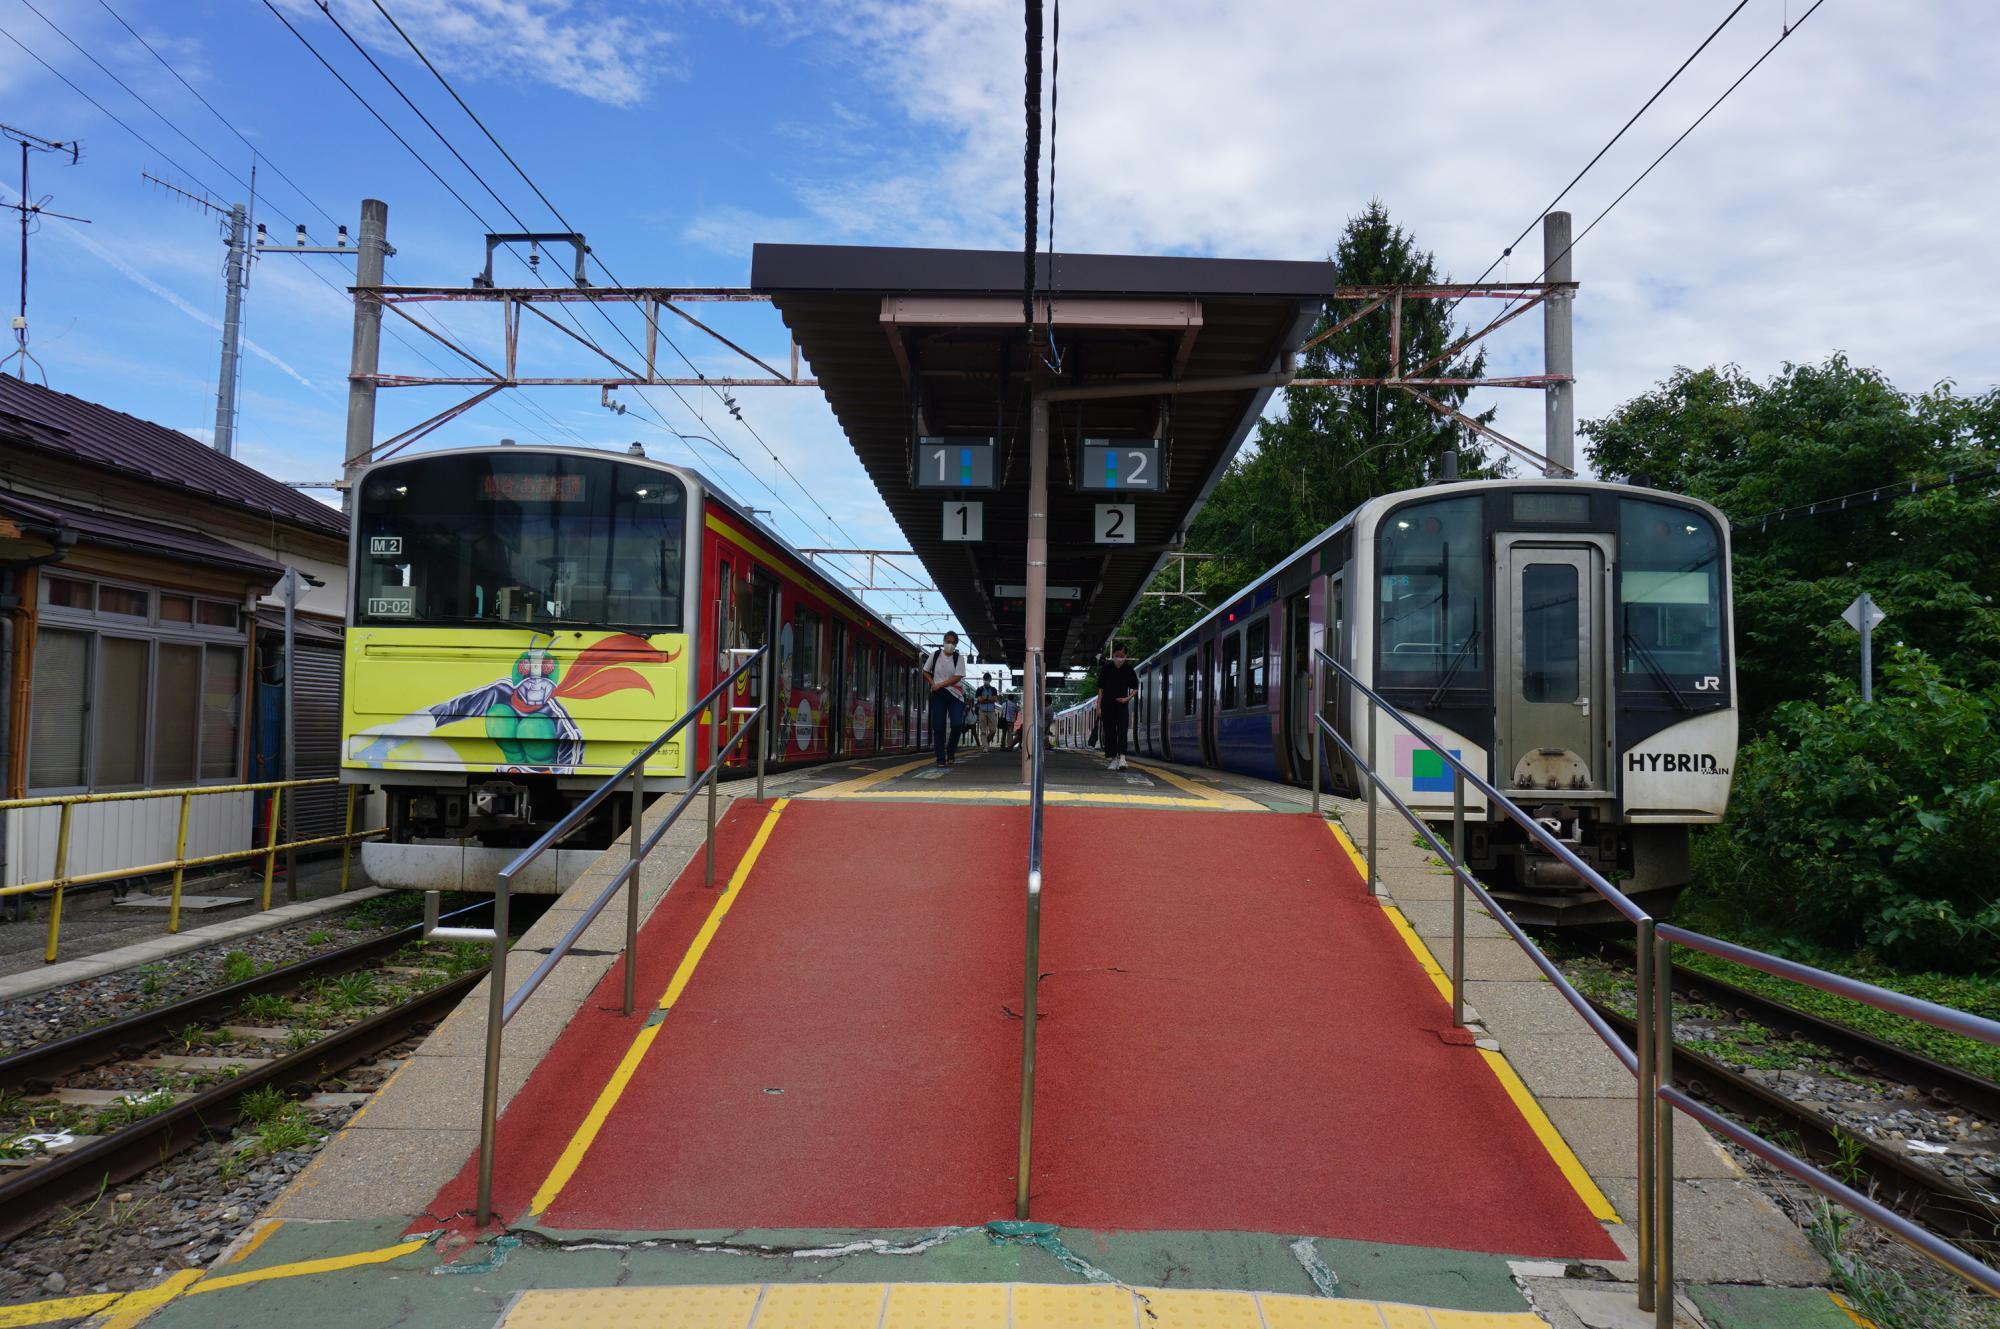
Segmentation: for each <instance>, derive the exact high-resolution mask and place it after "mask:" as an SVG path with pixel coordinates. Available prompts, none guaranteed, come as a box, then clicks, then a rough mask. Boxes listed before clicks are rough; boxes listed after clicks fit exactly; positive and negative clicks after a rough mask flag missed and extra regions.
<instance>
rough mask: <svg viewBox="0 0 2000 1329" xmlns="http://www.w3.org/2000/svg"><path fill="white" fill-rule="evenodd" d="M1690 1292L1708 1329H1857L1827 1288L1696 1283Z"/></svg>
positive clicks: (1689, 1294)
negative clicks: (1723, 1285)
mask: <svg viewBox="0 0 2000 1329" xmlns="http://www.w3.org/2000/svg"><path fill="white" fill-rule="evenodd" d="M1687 1291H1688V1296H1689V1297H1691V1298H1692V1299H1693V1300H1694V1304H1695V1305H1696V1306H1697V1307H1698V1308H1700V1310H1701V1314H1702V1318H1703V1319H1705V1320H1707V1321H1708V1324H1709V1329H1855V1326H1854V1320H1853V1318H1852V1317H1850V1316H1849V1315H1848V1313H1847V1312H1846V1311H1844V1310H1842V1309H1841V1308H1840V1307H1839V1306H1838V1305H1836V1304H1835V1303H1834V1300H1833V1298H1832V1297H1831V1296H1829V1295H1828V1294H1827V1292H1826V1290H1825V1289H1824V1288H1811V1287H1752V1286H1749V1285H1748V1284H1731V1285H1729V1286H1727V1287H1710V1286H1704V1285H1700V1284H1697V1285H1695V1286H1693V1287H1690V1288H1689V1289H1688V1290H1687Z"/></svg>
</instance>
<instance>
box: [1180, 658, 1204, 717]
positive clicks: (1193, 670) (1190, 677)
mask: <svg viewBox="0 0 2000 1329" xmlns="http://www.w3.org/2000/svg"><path fill="white" fill-rule="evenodd" d="M1198 660H1199V656H1197V654H1196V653H1195V652H1193V651H1189V652H1188V654H1187V668H1186V670H1185V671H1184V673H1183V674H1182V678H1181V714H1182V715H1193V714H1194V709H1195V694H1196V692H1197V690H1198V689H1197V680H1198V679H1200V677H1201V666H1200V664H1199V663H1197V661H1198Z"/></svg>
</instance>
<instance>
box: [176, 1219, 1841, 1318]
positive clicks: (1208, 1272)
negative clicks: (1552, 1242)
mask: <svg viewBox="0 0 2000 1329" xmlns="http://www.w3.org/2000/svg"><path fill="white" fill-rule="evenodd" d="M516 1235H520V1236H523V1237H524V1238H525V1241H524V1244H523V1245H521V1246H520V1247H519V1248H517V1249H514V1250H511V1251H508V1252H507V1253H506V1254H505V1257H504V1259H502V1260H501V1261H500V1263H499V1265H498V1267H497V1268H482V1269H480V1270H479V1271H478V1272H467V1273H461V1274H456V1275H449V1274H440V1273H438V1272H436V1271H437V1270H438V1269H439V1268H440V1265H441V1260H440V1258H439V1257H438V1256H437V1255H436V1254H434V1253H433V1252H432V1251H430V1250H424V1251H419V1252H417V1253H415V1254H412V1255H408V1256H405V1257H403V1258H401V1259H399V1260H395V1261H393V1262H390V1263H386V1264H374V1265H363V1266H358V1267H355V1268H350V1269H342V1270H337V1271H334V1272H330V1273H321V1274H310V1275H305V1276H301V1277H295V1278H274V1279H270V1280H267V1281H264V1282H258V1283H250V1284H246V1285H244V1286H241V1287H235V1288H226V1289H223V1290H221V1291H218V1292H214V1293H209V1294H204V1295H197V1296H193V1297H183V1298H181V1299H180V1300H179V1301H176V1302H174V1303H173V1304H171V1305H169V1306H167V1307H165V1308H164V1309H162V1310H160V1311H159V1312H157V1313H156V1314H155V1315H154V1316H153V1318H152V1319H150V1320H148V1321H147V1324H148V1325H149V1326H151V1327H152V1329H215V1327H216V1326H223V1325H230V1326H234V1325H243V1324H282V1325H284V1326H285V1329H347V1327H348V1326H354V1325H363V1324H366V1325H404V1324H408V1325H422V1326H425V1329H432V1327H433V1326H435V1327H436V1329H459V1327H460V1326H463V1327H464V1329H490V1326H491V1325H492V1324H493V1323H494V1321H495V1319H496V1318H497V1317H498V1316H499V1314H500V1313H501V1311H502V1310H503V1309H504V1308H505V1307H506V1305H507V1303H508V1302H509V1301H510V1300H511V1299H512V1298H513V1296H514V1294H515V1293H517V1292H520V1291H524V1290H527V1289H530V1288H587V1287H614V1286H645V1285H654V1286H667V1285H679V1284H710V1283H791V1282H830V1283H832V1282H837V1283H876V1282H952V1283H976V1282H1021V1283H1077V1282H1079V1281H1080V1279H1079V1278H1078V1276H1077V1275H1076V1274H1074V1273H1072V1272H1071V1271H1070V1270H1068V1269H1066V1268H1064V1267H1063V1265H1062V1264H1061V1263H1060V1262H1059V1261H1058V1260H1057V1258H1056V1257H1055V1256H1054V1255H1053V1254H1051V1253H1049V1252H1048V1251H1046V1250H1044V1249H1042V1248H1040V1247H1037V1246H1034V1245H1027V1244H1015V1243H1002V1242H996V1241H994V1240H993V1239H991V1238H990V1237H989V1236H988V1235H987V1233H986V1232H985V1231H984V1230H983V1229H979V1228H973V1229H969V1230H960V1231H956V1232H954V1233H950V1234H948V1235H945V1236H943V1237H942V1238H941V1239H940V1235H939V1233H938V1232H937V1231H936V1230H933V1229H902V1230H892V1231H825V1230H811V1231H777V1230H766V1231H757V1230H742V1231H729V1232H722V1231H716V1232H683V1233H673V1234H658V1233H647V1234H629V1235H626V1236H623V1237H622V1238H621V1235H620V1234H599V1235H592V1236H587V1237H580V1236H579V1235H578V1234H575V1233H564V1234H562V1236H561V1238H560V1242H558V1241H554V1240H551V1239H549V1238H548V1237H547V1236H545V1235H543V1234H537V1233H533V1232H526V1231H517V1233H516ZM401 1236H402V1229H401V1227H400V1225H398V1224H396V1223H394V1222H346V1223H288V1224H286V1225H284V1226H283V1227H281V1228H279V1229H278V1230H277V1231H276V1232H275V1233H273V1234H272V1236H271V1237H270V1238H269V1239H268V1240H267V1241H265V1242H264V1244H263V1245H262V1246H260V1247H259V1248H258V1249H257V1250H256V1251H254V1252H252V1253H251V1255H250V1256H249V1257H248V1258H247V1259H245V1260H244V1261H243V1262H241V1263H239V1264H233V1265H229V1266H227V1267H225V1268H222V1269H219V1270H217V1271H216V1274H218V1275H227V1274H239V1273H244V1272H248V1271H251V1270H256V1269H270V1268H274V1267H276V1266H279V1265H286V1264H292V1263H295V1262H299V1261H304V1260H320V1259H326V1258H329V1257H336V1256H341V1255H345V1254H348V1253H351V1252H356V1251H367V1250H378V1249H381V1248H384V1247H389V1246H394V1245H396V1244H397V1243H398V1241H399V1240H400V1239H401ZM1060 1236H1061V1238H1062V1241H1063V1243H1064V1244H1065V1245H1066V1246H1067V1247H1068V1249H1069V1250H1070V1251H1071V1252H1073V1253H1074V1254H1075V1255H1076V1256H1079V1257H1081V1258H1082V1259H1083V1260H1084V1261H1087V1262H1088V1263H1089V1264H1091V1265H1094V1266H1096V1267H1097V1268H1099V1269H1102V1270H1103V1271H1104V1272H1105V1273H1107V1274H1109V1275H1110V1276H1111V1277H1112V1278H1114V1279H1117V1280H1120V1281H1122V1282H1126V1283H1131V1284H1135V1285H1138V1286H1142V1287H1187V1288H1216V1289H1226V1290H1242V1291H1260V1292H1289V1293H1297V1294H1301V1295H1306V1296H1310V1295H1312V1294H1313V1290H1314V1289H1313V1286H1312V1283H1311V1281H1310V1279H1308V1277H1307V1276H1306V1272H1305V1270H1304V1268H1303V1267H1302V1266H1301V1265H1300V1264H1299V1262H1298V1260H1297V1258H1296V1257H1295V1256H1293V1254H1292V1253H1291V1251H1290V1250H1289V1249H1287V1247H1288V1245H1289V1243H1290V1241H1291V1240H1292V1239H1291V1238H1288V1237H1284V1236H1274V1235H1269V1234H1259V1233H1242V1232H1091V1231H1081V1230H1064V1231H1062V1232H1061V1233H1060ZM1317 1245H1318V1250H1319V1252H1320V1256H1321V1258H1322V1259H1324V1260H1325V1261H1326V1263H1327V1264H1328V1265H1330V1266H1331V1267H1332V1268H1333V1270H1334V1271H1335V1273H1336V1274H1337V1275H1338V1276H1339V1278H1340V1292H1341V1293H1342V1295H1344V1296H1351V1297H1355V1298H1360V1299H1365V1300H1371V1301H1404V1302H1414V1303H1417V1304H1421V1305H1428V1306H1437V1307H1446V1308H1451V1309H1457V1310H1493V1311H1518V1310H1522V1309H1524V1308H1525V1302H1524V1301H1523V1299H1522V1297H1521V1294H1520V1292H1519V1291H1518V1290H1517V1289H1516V1288H1515V1287H1514V1284H1513V1282H1512V1281H1511V1279H1510V1278H1509V1277H1508V1272H1507V1262H1506V1260H1505V1259H1504V1258H1502V1257H1499V1256H1493V1255H1484V1254H1478V1253H1472V1252H1464V1251H1442V1250H1430V1249H1424V1248H1419V1247H1407V1246H1384V1245H1375V1244H1371V1243H1367V1242H1355V1241H1320V1242H1319V1243H1317ZM918 1246H921V1247H922V1249H921V1250H919V1251H917V1252H916V1253H911V1254H890V1253H887V1251H886V1250H884V1249H883V1248H884V1247H887V1248H896V1247H918ZM492 1255H493V1246H492V1244H491V1243H490V1242H482V1243H479V1244H477V1245H474V1246H470V1247H465V1248H462V1249H460V1250H457V1251H453V1252H448V1253H447V1254H446V1256H445V1259H448V1260H450V1261H452V1262H454V1263H457V1264H460V1265H463V1266H467V1267H472V1266H482V1265H485V1264H487V1263H488V1262H489V1261H490V1259H491V1257H492ZM1814 1329H1817V1326H1814ZM1842 1329H1852V1326H1851V1325H1847V1326H1843V1327H1842Z"/></svg>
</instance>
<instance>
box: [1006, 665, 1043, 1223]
mask: <svg viewBox="0 0 2000 1329" xmlns="http://www.w3.org/2000/svg"><path fill="white" fill-rule="evenodd" d="M1033 655H1034V657H1035V658H1034V659H1033V660H1031V661H1030V662H1029V665H1030V670H1029V677H1030V678H1032V679H1034V680H1035V681H1036V687H1035V689H1034V691H1035V692H1036V693H1037V694H1039V692H1040V690H1041V688H1042V687H1044V686H1046V684H1045V683H1044V682H1043V680H1044V679H1045V678H1046V675H1045V674H1044V672H1043V671H1042V670H1041V667H1040V666H1041V652H1040V651H1035V652H1033ZM1030 701H1031V702H1032V703H1033V704H1034V705H1037V706H1039V705H1040V697H1039V696H1038V695H1037V696H1034V697H1031V698H1030ZM1022 732H1023V733H1024V734H1025V735H1026V741H1027V744H1028V914H1027V919H1028V922H1027V927H1028V932H1027V945H1026V947H1025V948H1024V949H1025V956H1026V958H1025V960H1024V962H1023V965H1022V974H1021V1147H1020V1153H1019V1155H1018V1156H1017V1157H1016V1159H1015V1160H1014V1217H1016V1218H1026V1217H1027V1216H1028V1164H1029V1161H1030V1159H1031V1158H1032V1156H1033V1154H1034V1137H1035V1020H1036V1008H1037V1006H1038V1004H1039V1001H1038V999H1039V997H1040V987H1041V983H1040V978H1041V975H1040V973H1039V970H1040V969H1041V966H1042V804H1043V802H1044V799H1045V782H1044V775H1043V762H1044V760H1045V759H1046V757H1047V753H1046V752H1045V751H1044V748H1045V747H1046V745H1047V738H1048V736H1047V734H1046V732H1045V730H1044V726H1042V725H1038V724H1028V725H1024V726H1023V727H1022Z"/></svg>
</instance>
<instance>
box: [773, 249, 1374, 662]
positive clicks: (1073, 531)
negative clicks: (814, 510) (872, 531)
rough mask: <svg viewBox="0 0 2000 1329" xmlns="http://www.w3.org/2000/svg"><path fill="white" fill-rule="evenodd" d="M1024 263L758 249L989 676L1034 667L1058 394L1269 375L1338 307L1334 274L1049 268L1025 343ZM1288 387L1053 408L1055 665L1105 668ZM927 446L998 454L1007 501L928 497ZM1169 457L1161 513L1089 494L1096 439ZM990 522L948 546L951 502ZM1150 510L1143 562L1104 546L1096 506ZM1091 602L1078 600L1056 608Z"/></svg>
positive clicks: (1103, 262)
mask: <svg viewBox="0 0 2000 1329" xmlns="http://www.w3.org/2000/svg"><path fill="white" fill-rule="evenodd" d="M1022 279H1023V266H1022V261H1021V256H1020V255H1019V254H1018V253H1007V252H1004V251H988V250H954V249H888V248H875V247H867V246H844V245H780V244H760V245H758V246H756V248H755V251H754V254H753V256H752V260H751V276H750V281H751V286H752V287H753V288H754V289H755V290H756V291H758V292H759V293H760V294H764V295H768V296H769V297H770V298H771V300H772V303H773V304H774V305H775V306H776V308H777V310H778V312H779V314H780V315H781V316H782V317H783V318H784V320H785V324H786V326H787V327H788V328H790V330H791V332H792V335H793V337H794V338H795V339H796V341H797V342H798V345H799V348H800V351H801V352H802V353H803V355H804V356H805V358H806V360H807V361H808V362H809V363H810V364H811V366H812V371H813V374H814V377H815V378H816V379H817V380H818V382H819V385H820V387H821V389H822V390H823V391H824V392H825V393H826V397H827V401H828V402H829V403H830V404H831V405H832V407H833V412H834V415H835V417H836V418H837V419H838V420H839V421H840V424H841V428H842V429H843V430H845V431H846V434H847V437H848V441H849V442H850V443H852V444H853V446H854V450H855V453H856V454H857V455H858V456H859V457H860V459H861V463H862V465H863V466H864V467H866V468H867V470H868V474H869V476H870V478H871V479H873V480H874V482H875V487H876V489H877V490H878V491H879V492H880V493H881V495H882V499H883V501H884V502H885V503H886V504H887V505H888V507H889V510H890V512H891V513H892V514H894V516H895V518H896V521H897V523H898V524H899V525H900V526H901V527H902V530H903V534H904V536H905V538H906V539H908V541H909V544H910V548H911V549H912V550H914V551H915V552H916V554H917V555H918V557H919V558H921V559H922V561H923V563H924V566H925V568H926V569H927V570H928V571H929V572H930V574H931V577H932V579H933V582H934V584H935V585H936V586H937V587H938V589H939V590H940V591H941V592H942V593H943V594H944V597H945V599H946V602H947V603H948V604H949V605H950V606H951V608H952V611H953V612H954V613H955V614H956V615H957V616H958V619H959V621H960V622H961V623H963V624H965V625H966V628H967V630H968V631H969V632H970V633H971V634H972V638H973V645H974V647H975V648H976V649H977V651H978V653H979V654H980V656H981V657H982V658H983V659H986V660H1004V661H1007V662H1009V663H1011V664H1014V665H1017V666H1018V664H1019V663H1020V661H1021V660H1022V659H1023V658H1024V657H1025V650H1024V640H1025V637H1024V632H1025V626H1024V615H1025V609H1026V604H1025V601H1023V600H1021V599H1019V598H1016V597H1005V598H1003V597H1002V596H1001V595H1000V594H999V591H998V588H1000V587H1003V586H1011V587H1017V588H1018V587H1020V586H1021V585H1023V584H1025V582H1026V580H1027V577H1026V570H1027V553H1026V549H1027V534H1028V458H1027V443H1028V439H1027V423H1028V419H1029V411H1028V405H1029V402H1030V400H1031V398H1032V397H1033V396H1034V395H1036V394H1038V393H1043V392H1047V391H1049V390H1050V389H1056V388H1075V387H1085V386H1100V385H1115V384H1118V383H1121V382H1126V383H1137V382H1145V381H1152V380H1161V379H1205V378H1223V377H1229V376H1243V375H1255V374H1264V373H1270V372H1272V371H1275V370H1278V369H1280V368H1281V367H1282V366H1283V364H1284V362H1285V361H1286V359H1287V357H1288V356H1289V355H1290V354H1291V353H1293V352H1295V351H1297V350H1298V348H1299V345H1300V343H1301V342H1302V341H1303V340H1304V338H1305V337H1306V335H1307V333H1308V332H1309V330H1310V329H1311V327H1312V324H1313V321H1314V319H1315V318H1316V317H1317V316H1318V315H1319V313H1320V311H1321V310H1322V308H1323V307H1324V306H1325V302H1326V300H1327V299H1328V297H1329V296H1331V295H1332V293H1333V291H1334V289H1335V273H1334V269H1333V265H1332V264H1330V263H1324V262H1281V261H1271V260H1259V259H1219V258H1153V257H1139V256H1131V255H1117V254H1059V255H1055V256H1053V257H1051V256H1048V255H1043V256H1041V258H1040V259H1039V261H1038V267H1037V275H1036V290H1037V293H1038V300H1037V323H1038V328H1037V335H1036V339H1035V340H1034V341H1033V342H1032V343H1031V342H1030V341H1029V339H1028V338H1027V336H1026V335H1025V333H1024V330H1023V316H1022V313H1023V311H1022V285H1023V281H1022ZM1272 391H1273V389H1272V388H1270V387H1268V386H1266V387H1246V388H1239V389H1236V390H1231V391H1207V392H1187V393H1182V394H1180V395H1175V396H1161V395H1147V396H1134V397H1121V398H1114V399H1107V400H1090V401H1057V402H1052V403H1051V405H1050V410H1051V417H1050V448H1049V524H1048V531H1049V572H1048V580H1049V585H1050V587H1051V591H1052V598H1051V599H1050V602H1049V615H1048V641H1047V656H1046V658H1047V659H1048V661H1049V663H1050V666H1051V668H1061V667H1063V666H1066V665H1070V664H1080V663H1084V662H1087V661H1088V660H1089V659H1090V658H1091V657H1092V656H1093V655H1094V654H1095V653H1096V652H1097V651H1098V650H1099V649H1100V648H1101V647H1102V646H1103V645H1104V643H1105V640H1106V638H1107V637H1108V636H1109V635H1110V633H1111V632H1112V630H1113V629H1115V628H1116V627H1117V625H1118V624H1119V622H1120V621H1122V620H1123V619H1124V617H1125V615H1126V613H1127V611H1128V610H1130V608H1131V607H1132V605H1133V604H1134V603H1135V602H1136V601H1137V599H1138V597H1139V593H1140V592H1141V591H1142V590H1143V589H1144V588H1145V586H1146V583H1147V582H1148V581H1149V580H1150V579H1151V577H1152V575H1153V573H1154V571H1155V570H1156V569H1157V568H1158V567H1159V566H1160V564H1161V563H1162V562H1163V560H1164V558H1165V555H1166V553H1167V551H1168V550H1170V549H1172V548H1173V547H1175V545H1176V544H1177V542H1178V540H1179V538H1180V536H1181V534H1182V533H1183V532H1184V531H1185V530H1186V528H1187V525H1188V523H1189V522H1190V521H1192V520H1193V518H1194V516H1195V514H1196V513H1197V512H1198V511H1199V510H1200V508H1201V505H1202V503H1203V502H1204V501H1205V500H1206V499H1207V497H1208V495H1209V493H1210V491H1211V490H1213V489H1214V487H1215V483H1216V481H1217V480H1218V479H1219V478H1220V477H1221V475H1222V472H1223V469H1224V468H1225V467H1226V466H1227V465H1228V464H1229V461H1230V459H1231V458H1232V457H1234V456H1235V455H1236V451H1237V449H1238V448H1239V447H1241V446H1242V443H1243V440H1244V439H1245V437H1247V436H1248V434H1249V431H1250V428H1251V426H1252V424H1254V423H1255V421H1256V419H1257V417H1258V416H1259V415H1260V414H1261V413H1262V412H1263V410H1264V406H1265V403H1266V402H1267V401H1268V400H1269V398H1270V394H1271V392H1272ZM919 435H923V436H930V435H972V436H982V437H997V438H998V439H999V440H1000V464H999V466H998V475H997V476H996V483H997V488H995V489H994V490H991V491H987V492H978V491H970V490H968V491H965V492H964V493H963V494H962V495H961V494H954V493H952V492H946V491H940V490H936V489H918V488H916V487H915V486H914V485H913V484H912V483H911V474H910V473H911V453H912V448H913V446H914V442H915V439H916V437H918V436H919ZM1084 437H1089V438H1113V439H1150V438H1159V439H1160V440H1161V441H1162V453H1161V460H1162V463H1163V470H1164V474H1165V481H1166V483H1165V488H1164V489H1163V490H1162V491H1161V492H1159V493H1156V494H1136V495H1132V496H1130V497H1129V498H1127V497H1124V496H1118V495H1107V494H1102V493H1098V494H1091V493H1080V492H1078V490H1077V486H1076V471H1077V459H1078V445H1079V440H1080V439H1081V438H1084ZM961 499H972V500H977V501H979V502H981V503H983V505H984V517H985V520H984V539H983V540H982V541H980V542H978V543H976V544H969V543H961V542H954V541H947V540H945V539H944V538H943V533H944V507H945V506H946V504H945V500H951V503H952V505H953V506H955V505H956V503H957V502H958V501H960V500H961ZM1112 500H1116V501H1121V502H1123V501H1130V502H1134V503H1136V504H1137V523H1136V530H1137V538H1136V542H1135V543H1133V544H1129V545H1125V544H1098V543H1096V542H1095V531H1096V528H1095V524H1094V512H1093V508H1094V506H1095V505H1096V504H1098V503H1101V502H1106V501H1112ZM1068 588H1075V591H1076V593H1077V594H1076V598H1074V599H1068V598H1055V597H1056V596H1059V595H1062V594H1063V593H1064V592H1065V591H1066V590H1067V589H1068Z"/></svg>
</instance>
